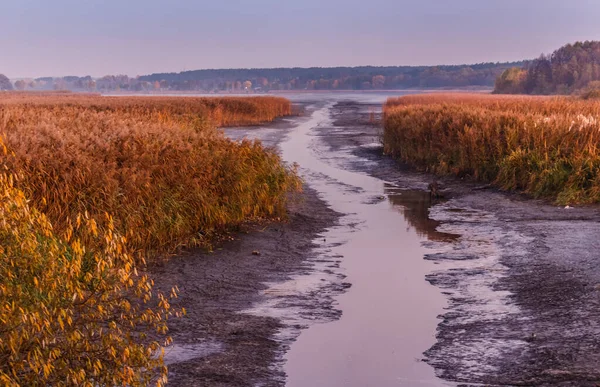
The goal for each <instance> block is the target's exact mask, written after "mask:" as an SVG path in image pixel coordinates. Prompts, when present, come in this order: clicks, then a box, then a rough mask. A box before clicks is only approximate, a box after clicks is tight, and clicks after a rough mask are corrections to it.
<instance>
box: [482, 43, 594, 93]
mask: <svg viewBox="0 0 600 387" xmlns="http://www.w3.org/2000/svg"><path fill="white" fill-rule="evenodd" d="M494 92H495V93H498V94H574V93H576V94H582V95H583V96H584V97H585V96H592V95H595V94H599V95H600V42H599V41H586V42H576V43H573V44H567V45H565V46H563V47H561V48H559V49H558V50H556V51H554V52H553V53H552V54H551V55H541V56H540V57H539V58H537V59H535V60H532V61H530V62H527V63H526V64H525V65H524V66H519V67H513V68H510V69H507V70H506V71H504V72H503V73H502V74H501V75H500V77H498V79H497V80H496V86H495V90H494Z"/></svg>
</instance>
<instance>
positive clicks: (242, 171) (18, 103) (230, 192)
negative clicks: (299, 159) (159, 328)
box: [0, 94, 299, 256]
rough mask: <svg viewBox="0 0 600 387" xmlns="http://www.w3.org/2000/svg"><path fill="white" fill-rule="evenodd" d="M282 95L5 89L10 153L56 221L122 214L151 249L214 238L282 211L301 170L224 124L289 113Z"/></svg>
mask: <svg viewBox="0 0 600 387" xmlns="http://www.w3.org/2000/svg"><path fill="white" fill-rule="evenodd" d="M289 112H290V103H289V101H287V100H285V99H282V98H268V97H267V98H265V97H257V98H214V99H213V98H164V97H156V98H154V97H152V98H147V97H125V98H121V97H114V98H106V97H100V96H95V95H84V96H79V95H70V94H65V95H50V96H47V95H43V94H40V95H28V94H25V95H19V94H8V95H6V96H3V97H0V133H1V134H2V136H3V137H4V141H5V144H6V147H7V148H8V149H9V150H10V152H11V154H10V155H8V156H5V157H3V158H2V160H1V161H2V163H3V164H4V165H5V167H6V168H7V169H8V170H9V171H11V172H12V173H15V174H18V175H19V176H20V178H19V181H18V188H20V189H22V190H23V191H24V192H25V194H26V195H27V197H28V198H29V199H30V200H31V201H32V205H33V206H34V207H35V208H37V209H38V210H40V211H41V212H42V213H44V214H45V215H46V216H48V218H49V219H50V221H51V222H52V223H53V225H54V227H55V228H56V229H57V230H58V231H62V230H65V229H67V228H68V227H69V226H70V223H69V222H70V220H71V219H74V218H75V217H76V216H77V215H78V214H81V213H86V212H87V213H88V214H89V215H90V216H91V218H92V219H95V220H96V221H97V222H101V221H102V220H103V219H104V214H105V213H109V214H111V216H113V218H114V222H115V227H116V229H117V230H118V231H119V232H120V233H121V234H122V235H125V236H126V238H127V240H128V245H129V246H130V247H131V248H132V249H133V250H134V251H136V252H140V253H141V254H143V255H145V256H156V255H157V254H161V253H169V252H172V251H174V250H175V249H177V248H178V247H181V246H197V245H200V246H208V245H209V244H210V242H212V241H213V240H214V238H215V237H216V236H218V235H219V234H220V233H222V232H224V231H226V230H227V229H229V228H231V227H234V226H236V225H239V224H241V223H243V222H246V221H248V220H250V219H259V218H272V217H275V218H277V217H281V216H283V215H284V209H285V202H286V197H287V193H288V191H290V190H294V189H297V188H298V185H299V183H298V179H297V177H296V175H295V173H294V172H293V171H291V170H290V169H288V168H287V167H285V166H284V165H283V163H282V161H281V159H280V157H279V156H278V155H277V154H276V152H275V151H274V150H271V149H266V148H265V147H263V146H262V145H261V144H260V143H259V142H251V141H242V142H234V141H231V140H229V139H227V138H226V137H225V136H224V135H223V134H222V133H221V132H220V131H218V130H216V127H217V126H222V125H250V124H257V123H259V122H263V121H268V120H273V119H274V118H276V117H278V116H281V115H285V114H289Z"/></svg>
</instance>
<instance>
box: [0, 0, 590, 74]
mask: <svg viewBox="0 0 600 387" xmlns="http://www.w3.org/2000/svg"><path fill="white" fill-rule="evenodd" d="M1 1H2V6H1V7H0V14H1V15H2V21H1V22H0V48H1V54H0V73H5V74H6V75H7V76H9V77H11V78H16V77H38V76H61V75H88V74H89V75H92V76H102V75H106V74H127V75H130V76H135V75H141V74H147V73H151V72H171V71H173V72H179V71H182V70H184V69H187V70H193V69H201V68H236V67H294V66H297V67H309V66H356V65H431V64H460V63H477V62H484V61H485V62H487V61H493V62H495V61H511V60H520V59H527V58H533V57H536V56H538V55H539V54H541V53H550V52H552V51H553V50H554V49H556V48H558V47H559V46H561V45H563V44H565V43H569V42H574V41H576V40H600V22H598V20H599V18H600V1H598V0H569V1H566V0H360V1H359V0H297V1H288V0H253V1H242V0H212V1H206V0H168V1H167V0H52V1H50V0H1Z"/></svg>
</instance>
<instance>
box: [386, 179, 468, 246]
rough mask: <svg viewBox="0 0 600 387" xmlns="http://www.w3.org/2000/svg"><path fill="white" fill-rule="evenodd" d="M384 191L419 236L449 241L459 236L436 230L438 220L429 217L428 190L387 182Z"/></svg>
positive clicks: (437, 240) (429, 202)
mask: <svg viewBox="0 0 600 387" xmlns="http://www.w3.org/2000/svg"><path fill="white" fill-rule="evenodd" d="M384 192H385V193H386V195H387V197H388V200H389V202H390V203H391V204H392V206H393V207H394V208H395V209H397V210H398V211H399V212H400V213H401V214H402V215H403V216H404V219H406V221H407V223H408V224H409V225H410V226H411V227H412V228H413V229H414V230H415V231H416V232H417V234H418V235H419V236H420V237H423V238H427V239H429V240H432V241H436V242H451V241H453V240H456V239H457V238H458V237H459V235H454V234H448V233H444V232H439V231H437V227H438V226H439V225H440V222H438V221H436V220H433V219H431V218H429V208H430V207H431V205H432V200H431V197H430V195H429V193H428V192H426V191H420V190H401V189H398V188H396V187H393V186H391V185H388V184H386V186H385V188H384Z"/></svg>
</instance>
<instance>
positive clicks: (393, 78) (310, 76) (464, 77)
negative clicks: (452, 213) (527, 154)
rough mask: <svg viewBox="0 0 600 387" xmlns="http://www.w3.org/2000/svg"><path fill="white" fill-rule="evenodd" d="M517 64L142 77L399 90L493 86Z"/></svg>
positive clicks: (266, 86) (224, 87) (229, 85)
mask: <svg viewBox="0 0 600 387" xmlns="http://www.w3.org/2000/svg"><path fill="white" fill-rule="evenodd" d="M522 65H524V62H515V63H480V64H475V65H458V66H417V67H415V66H390V67H374V66H363V67H330V68H322V67H311V68H273V69H225V70H195V71H184V72H180V73H159V74H151V75H146V76H142V77H139V80H140V81H147V82H151V83H153V84H155V83H156V82H158V83H159V84H160V86H161V87H162V86H164V87H166V88H169V89H172V90H205V91H240V90H249V89H252V90H255V91H269V90H393V89H402V88H440V87H468V86H490V87H491V86H493V85H494V81H495V79H496V78H497V77H498V76H499V75H500V74H501V73H502V72H503V71H504V70H506V69H508V68H510V67H513V66H522Z"/></svg>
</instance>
